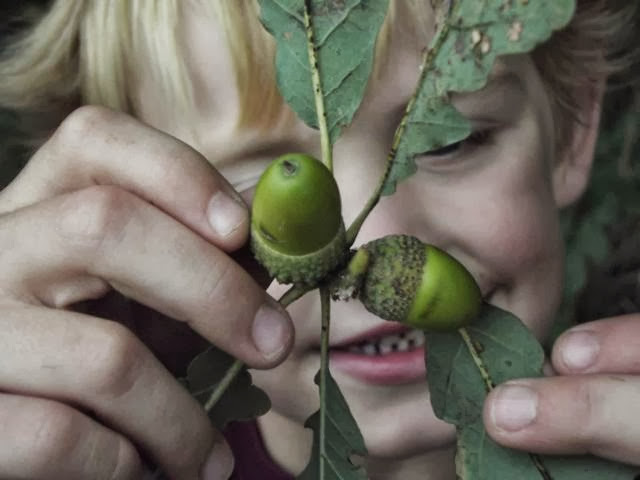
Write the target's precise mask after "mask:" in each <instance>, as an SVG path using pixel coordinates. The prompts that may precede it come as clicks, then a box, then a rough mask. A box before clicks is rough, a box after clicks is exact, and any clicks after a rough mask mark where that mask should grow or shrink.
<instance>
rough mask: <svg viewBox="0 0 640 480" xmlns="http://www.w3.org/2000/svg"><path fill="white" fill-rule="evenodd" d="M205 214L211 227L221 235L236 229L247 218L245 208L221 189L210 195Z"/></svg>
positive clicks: (224, 235)
mask: <svg viewBox="0 0 640 480" xmlns="http://www.w3.org/2000/svg"><path fill="white" fill-rule="evenodd" d="M207 216H208V218H209V223H210V224H211V227H212V228H213V229H214V230H215V231H216V233H218V235H221V236H223V237H226V236H227V235H229V234H231V233H232V232H233V231H234V230H236V229H238V228H239V227H240V226H241V225H242V224H243V223H244V222H246V221H247V218H248V217H247V210H246V208H245V207H244V206H243V205H242V204H241V203H240V202H238V201H236V200H235V199H233V198H231V197H230V196H229V195H227V194H226V193H224V192H222V191H218V192H216V193H215V194H214V195H213V197H211V200H210V201H209V207H208V211H207Z"/></svg>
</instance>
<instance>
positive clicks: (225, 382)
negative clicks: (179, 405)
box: [204, 360, 244, 412]
mask: <svg viewBox="0 0 640 480" xmlns="http://www.w3.org/2000/svg"><path fill="white" fill-rule="evenodd" d="M243 367H244V363H243V362H242V361H240V360H236V361H234V362H233V364H232V365H231V366H230V367H229V369H228V370H227V371H226V373H225V374H224V377H222V380H220V382H219V383H218V385H216V388H215V389H213V391H212V392H211V395H209V398H208V399H207V401H206V402H205V404H204V409H205V411H207V412H210V411H211V409H212V408H213V407H215V405H216V403H218V400H220V398H221V397H222V395H224V392H226V391H227V388H229V385H231V384H232V383H233V380H234V379H235V378H236V377H237V376H238V374H239V373H240V372H241V371H242V369H243Z"/></svg>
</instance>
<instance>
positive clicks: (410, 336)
mask: <svg viewBox="0 0 640 480" xmlns="http://www.w3.org/2000/svg"><path fill="white" fill-rule="evenodd" d="M406 339H407V340H409V341H410V342H411V343H412V344H413V346H415V347H421V346H422V345H424V332H423V331H422V330H411V331H410V332H408V333H407V335H406Z"/></svg>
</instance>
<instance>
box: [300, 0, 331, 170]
mask: <svg viewBox="0 0 640 480" xmlns="http://www.w3.org/2000/svg"><path fill="white" fill-rule="evenodd" d="M310 11H311V2H310V0H305V2H304V28H305V30H306V32H307V52H308V54H309V67H310V68H311V82H312V83H313V96H314V97H315V101H316V115H317V117H318V128H319V129H320V144H321V148H322V163H324V164H325V165H326V167H327V168H328V169H329V170H331V171H333V153H332V149H331V140H330V138H329V129H328V127H327V112H326V111H325V108H324V93H323V91H322V84H321V82H320V71H319V69H318V58H317V56H316V46H315V38H314V34H313V24H312V23H311V14H310Z"/></svg>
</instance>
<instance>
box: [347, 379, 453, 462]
mask: <svg viewBox="0 0 640 480" xmlns="http://www.w3.org/2000/svg"><path fill="white" fill-rule="evenodd" d="M337 380H338V382H339V379H337ZM341 388H342V391H343V393H344V395H345V397H346V400H347V403H348V404H349V407H350V408H351V411H352V413H353V416H354V417H355V419H356V421H357V423H358V427H359V428H360V431H361V433H362V436H363V437H364V440H365V445H366V447H367V452H368V454H369V457H374V458H381V459H398V460H399V459H405V458H408V457H413V456H416V455H422V454H425V453H428V452H430V451H433V450H441V449H443V448H446V447H449V446H453V445H454V444H455V427H454V426H452V425H450V424H447V423H446V422H444V421H442V420H440V419H438V418H437V417H436V416H435V414H434V413H433V409H432V408H431V403H430V402H429V393H428V389H427V385H426V381H425V382H423V383H420V384H414V385H405V386H394V387H387V388H383V389H380V390H381V391H380V390H378V391H375V390H377V389H374V390H373V391H372V390H371V389H369V391H368V392H367V393H365V392H363V391H354V390H353V389H352V388H349V386H347V385H345V386H344V387H341Z"/></svg>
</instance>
